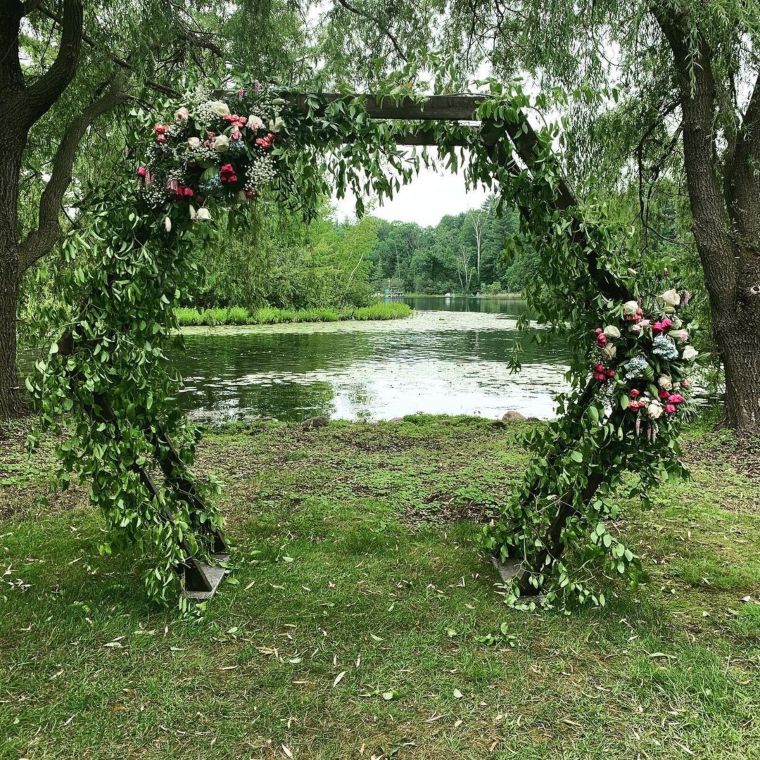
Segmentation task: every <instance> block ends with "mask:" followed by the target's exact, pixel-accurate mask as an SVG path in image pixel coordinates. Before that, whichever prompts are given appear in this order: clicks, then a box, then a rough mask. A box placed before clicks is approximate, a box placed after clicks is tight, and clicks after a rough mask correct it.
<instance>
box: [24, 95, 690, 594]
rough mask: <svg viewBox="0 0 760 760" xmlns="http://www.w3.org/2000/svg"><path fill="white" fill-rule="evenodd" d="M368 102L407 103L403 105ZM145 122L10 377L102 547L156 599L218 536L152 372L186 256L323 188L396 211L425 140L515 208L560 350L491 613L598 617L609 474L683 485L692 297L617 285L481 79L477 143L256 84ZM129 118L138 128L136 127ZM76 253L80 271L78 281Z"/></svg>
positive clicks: (617, 259)
mask: <svg viewBox="0 0 760 760" xmlns="http://www.w3.org/2000/svg"><path fill="white" fill-rule="evenodd" d="M381 97H386V98H389V99H391V100H398V99H404V100H405V101H406V102H409V101H412V102H414V98H413V97H412V95H411V93H410V92H409V90H408V89H407V88H401V89H398V88H397V89H389V90H388V91H387V92H378V93H376V99H377V98H381ZM159 105H160V108H161V111H162V112H165V113H171V114H173V116H172V117H171V118H168V119H165V120H163V121H161V122H159V123H157V124H155V125H154V126H153V128H152V136H151V137H150V139H149V141H146V142H147V143H148V144H147V146H146V148H145V149H144V151H143V155H144V161H143V162H141V163H140V164H138V166H137V167H136V168H135V171H136V180H135V181H133V182H132V183H130V185H124V186H119V187H116V188H109V189H108V190H107V191H106V190H103V191H102V192H101V193H100V196H99V198H98V199H97V200H96V201H95V202H94V203H92V204H91V205H90V206H89V207H88V209H86V210H85V211H83V213H86V214H87V216H88V218H89V219H90V220H91V224H90V225H89V227H88V228H87V231H86V232H81V231H78V232H72V234H71V235H70V236H69V238H68V239H67V241H66V243H65V251H66V253H67V256H69V258H70V260H71V262H72V266H73V269H72V271H73V276H72V282H71V298H70V299H69V301H70V303H72V304H74V307H73V309H72V310H71V311H70V312H69V313H67V315H66V318H65V320H62V319H60V315H59V318H58V324H59V325H60V328H61V333H62V338H61V339H60V340H59V341H57V343H55V344H54V345H53V346H52V347H51V349H50V352H49V354H48V356H47V357H46V358H45V359H43V360H41V361H40V362H39V363H38V365H37V371H36V373H35V375H34V376H33V377H32V378H30V379H29V380H28V387H29V389H30V391H31V392H32V393H33V395H34V396H35V397H36V399H37V401H38V405H39V409H40V412H41V420H42V422H43V425H44V426H46V427H48V428H52V429H54V430H57V431H59V432H60V433H61V434H62V435H63V434H65V435H68V438H67V439H66V440H65V441H64V442H63V443H62V444H61V445H60V446H59V449H58V453H59V457H60V461H61V464H62V467H63V471H64V475H63V477H64V480H65V479H66V477H68V475H67V474H66V473H76V474H77V475H78V476H79V477H80V478H84V479H87V480H89V481H90V483H91V495H92V500H93V502H94V503H95V504H96V505H97V506H99V507H100V508H101V510H102V511H103V514H104V515H105V518H106V521H107V524H108V526H109V527H110V528H111V529H112V535H114V536H115V540H116V541H121V540H124V539H126V540H128V541H132V542H137V543H138V544H139V545H140V546H141V547H143V548H144V549H145V550H146V554H147V564H146V566H147V570H146V572H145V580H146V584H147V588H148V592H149V594H150V595H151V597H153V598H155V599H160V600H168V599H170V598H171V597H172V596H173V594H174V593H175V590H176V587H177V584H178V583H181V580H182V575H181V574H177V572H176V571H177V569H178V568H182V567H186V566H187V565H188V563H189V562H192V561H194V560H195V559H197V558H199V557H200V558H206V559H208V558H209V556H210V555H211V554H212V553H213V552H214V548H215V546H216V545H218V542H219V541H220V531H221V529H222V527H223V519H222V516H221V514H220V513H219V511H218V509H217V508H216V507H214V506H213V495H214V492H215V490H216V487H215V485H214V484H213V483H206V482H202V481H199V480H198V478H196V477H195V476H194V474H193V472H192V463H193V456H194V450H195V444H196V442H197V439H198V434H197V431H196V430H195V429H194V428H193V427H192V426H190V425H188V423H187V422H186V421H185V420H184V419H183V418H182V416H181V415H180V414H179V413H178V412H177V411H176V406H175V405H174V404H173V395H174V394H175V393H176V391H177V388H178V385H179V383H180V378H177V377H174V376H172V374H171V373H170V371H169V369H168V362H167V358H166V348H167V346H168V343H169V341H170V340H171V339H172V335H173V334H174V333H175V332H176V330H177V324H176V321H175V317H174V312H173V306H174V305H175V304H177V303H178V302H179V300H180V299H181V298H183V297H184V296H185V295H186V294H188V293H191V292H192V290H193V284H194V282H196V281H197V279H198V272H199V257H198V251H200V250H201V249H202V247H203V245H204V244H205V243H206V242H207V241H208V239H209V237H210V236H211V235H213V234H215V232H214V229H215V227H219V228H224V227H225V224H229V223H230V222H231V223H233V224H238V223H240V224H245V223H250V221H251V219H252V218H254V217H255V213H256V209H257V208H258V209H261V208H266V205H267V204H268V203H282V202H287V203H289V204H291V205H294V206H297V207H300V208H302V209H303V210H304V212H305V213H306V214H307V215H308V214H309V213H311V212H312V211H313V209H314V208H315V207H316V206H317V204H318V201H319V199H320V198H321V197H323V196H324V194H325V193H326V192H329V191H330V190H332V189H333V188H334V189H336V190H337V192H338V194H339V195H342V194H344V193H345V192H346V191H347V190H348V189H351V190H353V191H354V192H355V193H356V195H357V197H361V195H362V194H364V193H367V192H369V193H373V194H375V195H377V196H380V197H381V198H382V197H390V196H392V195H393V194H394V193H395V192H396V191H397V190H398V188H399V187H400V186H401V185H402V184H403V183H404V182H407V181H409V180H410V179H411V178H412V176H413V175H414V174H415V172H416V171H417V170H418V169H419V167H420V166H421V165H422V163H424V162H427V161H429V160H430V158H429V157H428V156H427V154H425V153H412V154H410V153H409V152H408V151H404V150H402V149H400V148H399V147H398V145H397V142H398V141H399V139H401V138H402V137H404V136H406V137H408V136H409V135H416V136H418V137H419V136H424V137H425V138H426V140H425V141H427V142H430V143H433V144H437V145H438V146H439V149H438V150H439V156H440V158H442V159H443V160H444V162H445V163H446V165H448V166H450V167H452V168H455V167H456V166H457V165H458V164H459V163H460V162H464V165H465V171H466V177H467V180H468V182H470V183H471V184H476V183H481V182H482V183H485V184H486V185H488V186H491V187H494V188H496V189H497V192H498V193H499V198H500V202H501V203H502V204H508V205H515V206H517V207H518V208H519V209H520V210H521V212H522V215H523V220H524V222H525V224H524V239H525V241H526V242H527V243H528V244H531V245H533V246H535V247H536V248H537V249H538V250H539V251H540V252H541V255H542V262H543V265H542V268H541V277H540V279H539V280H537V281H536V282H535V283H534V284H533V285H532V286H531V288H530V290H529V293H528V297H529V301H530V303H531V306H532V307H533V308H534V309H535V311H536V313H537V314H538V316H539V318H540V319H541V321H544V322H547V323H549V324H550V325H551V326H552V328H553V329H555V330H561V331H563V332H564V333H565V334H566V335H567V337H568V341H569V343H570V345H571V347H572V349H573V357H574V358H573V361H572V364H571V368H570V372H569V375H568V378H569V380H570V384H571V391H570V393H569V394H567V395H565V396H563V397H560V398H559V399H558V405H559V411H560V416H559V418H558V419H557V420H556V421H554V422H552V423H551V424H549V425H547V426H545V427H544V428H542V429H539V430H536V431H535V432H534V433H532V434H531V435H530V436H529V437H528V444H529V445H530V446H531V447H532V449H533V450H534V451H535V452H536V456H535V457H534V458H533V460H532V463H531V465H530V466H529V468H528V471H527V473H526V476H525V479H524V481H523V483H522V485H520V486H519V487H518V488H516V489H515V491H514V492H513V494H512V495H511V497H510V499H509V500H508V502H507V504H506V505H505V507H504V511H503V517H502V519H501V520H500V521H499V522H498V524H496V525H493V526H491V527H490V528H489V530H488V532H487V534H486V536H485V539H484V540H485V544H486V546H487V548H488V549H489V551H492V552H494V553H496V554H497V555H498V556H499V557H500V558H501V559H502V560H504V561H506V560H510V559H511V560H519V563H520V572H518V573H516V574H515V576H514V578H513V581H512V582H511V584H510V586H509V587H508V589H507V600H508V601H509V602H510V603H512V604H523V603H525V599H526V597H527V596H529V595H533V594H535V593H536V592H537V591H541V592H542V593H543V597H542V599H543V603H544V604H554V603H557V602H558V601H560V602H562V603H565V602H567V601H568V600H569V599H570V598H573V599H579V600H581V601H591V602H593V603H596V604H603V603H604V596H603V594H602V593H601V592H600V591H599V590H598V589H597V588H596V583H595V581H594V578H595V577H596V575H597V574H598V572H599V571H600V570H601V571H610V570H612V571H614V572H617V573H619V574H622V575H627V576H631V575H633V574H634V573H635V568H636V558H635V556H634V554H633V551H632V550H630V549H629V548H627V547H625V546H623V544H622V543H620V542H619V540H618V539H617V538H615V537H613V536H612V534H611V533H610V532H609V531H608V530H607V520H608V518H610V517H614V516H615V514H616V513H615V510H614V508H613V507H612V506H611V503H610V501H609V496H610V494H611V492H612V491H613V490H614V489H615V488H616V487H617V486H619V484H620V483H621V481H622V479H623V477H624V475H625V473H626V472H632V473H633V474H634V475H635V477H636V479H637V484H638V488H639V489H640V490H641V491H642V492H644V493H646V491H647V490H648V489H649V488H650V487H651V485H652V483H653V482H654V481H655V480H656V479H657V478H659V477H662V476H663V475H665V474H667V473H668V472H673V471H675V470H678V469H679V465H678V462H677V452H678V448H677V432H678V427H679V424H680V420H681V418H683V417H684V416H685V413H684V411H683V410H684V408H685V406H686V396H687V395H688V392H687V388H686V386H685V385H684V381H685V378H684V374H685V370H686V367H687V364H688V360H689V359H691V358H693V357H692V352H693V349H691V350H690V349H689V346H688V343H687V340H688V333H687V332H686V329H685V324H686V321H687V320H688V316H689V315H688V303H687V302H688V298H687V296H686V294H680V295H679V294H678V293H677V292H676V291H675V290H673V289H672V288H670V287H668V288H666V287H664V285H663V284H662V283H659V282H649V281H647V280H645V279H643V278H642V277H641V276H640V275H639V274H638V273H635V272H634V273H632V272H630V271H628V268H627V266H626V255H627V252H626V247H625V237H624V236H623V237H621V235H620V234H619V232H618V231H617V230H615V229H614V228H613V227H612V226H611V225H610V224H609V223H608V222H607V221H606V220H605V217H604V210H603V209H601V208H595V207H594V206H593V205H590V204H588V205H583V206H581V205H580V204H579V203H578V201H577V200H576V199H575V198H574V197H573V196H572V194H571V193H570V191H569V189H568V188H567V186H566V185H565V184H564V182H563V180H562V178H561V176H560V174H559V167H558V163H557V161H556V160H555V158H554V154H553V150H552V143H553V140H554V139H555V137H556V134H555V132H554V131H552V129H549V128H547V129H544V130H541V131H538V132H536V131H534V130H533V129H532V128H531V127H530V125H529V123H528V120H527V118H526V117H525V112H524V109H526V108H529V107H531V106H532V104H531V103H530V101H529V100H528V98H527V97H526V96H525V95H524V94H523V93H522V92H521V91H520V89H519V88H518V87H516V86H510V87H508V88H502V87H500V86H499V85H497V84H492V85H491V91H490V93H489V95H488V96H487V97H484V98H483V99H482V101H481V103H480V105H479V108H478V111H477V114H476V118H477V119H479V120H480V121H481V125H482V126H481V127H480V128H478V129H474V128H472V127H467V126H466V125H461V124H457V123H440V122H429V121H426V122H422V121H414V120H407V121H393V122H391V121H387V120H382V119H374V118H371V116H370V115H369V114H368V112H367V109H366V105H365V100H364V99H363V98H362V97H357V96H345V97H337V98H336V97H332V98H326V97H324V96H320V95H314V96H298V97H296V96H291V95H288V94H287V93H283V92H279V91H277V90H276V89H274V88H272V87H269V86H263V85H261V84H259V83H253V84H252V85H250V86H247V87H241V88H239V89H237V90H236V91H234V92H232V93H228V94H226V95H219V94H216V95H213V94H211V93H210V92H209V91H198V90H196V91H194V92H193V93H190V94H189V95H188V96H187V98H186V99H185V100H184V101H183V102H181V103H169V102H167V103H163V104H159ZM134 115H135V118H136V119H137V120H138V121H142V123H143V125H145V124H146V118H147V116H146V114H144V113H142V112H135V114H134ZM147 132H148V129H147V128H146V129H145V130H144V133H147ZM359 204H360V205H359V208H358V209H357V210H358V211H359V212H361V211H362V207H361V201H359ZM83 252H86V253H87V258H88V260H89V265H88V266H81V265H79V264H78V262H79V261H81V259H82V255H83ZM658 292H659V293H660V297H659V298H656V297H655V295H656V294H657V293H658ZM653 294H654V295H653ZM676 309H679V311H678V314H676V313H675V310H676ZM665 320H669V322H670V323H669V324H668V323H667V322H666V321H665ZM682 386H683V387H682ZM103 551H106V552H108V551H111V543H108V542H107V543H105V544H104V545H103Z"/></svg>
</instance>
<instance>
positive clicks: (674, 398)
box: [668, 393, 686, 404]
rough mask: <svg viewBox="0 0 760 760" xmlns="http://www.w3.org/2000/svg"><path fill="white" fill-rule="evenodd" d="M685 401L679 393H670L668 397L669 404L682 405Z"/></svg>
mask: <svg viewBox="0 0 760 760" xmlns="http://www.w3.org/2000/svg"><path fill="white" fill-rule="evenodd" d="M684 401H686V399H685V398H684V397H683V396H682V395H681V394H680V393H672V394H671V395H670V396H668V403H669V404H683V402H684Z"/></svg>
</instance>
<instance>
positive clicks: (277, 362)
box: [172, 297, 567, 421]
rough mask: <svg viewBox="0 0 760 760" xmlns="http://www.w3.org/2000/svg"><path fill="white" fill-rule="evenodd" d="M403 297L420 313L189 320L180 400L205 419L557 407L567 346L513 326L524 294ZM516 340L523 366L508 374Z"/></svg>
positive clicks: (544, 411)
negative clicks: (209, 322)
mask: <svg viewBox="0 0 760 760" xmlns="http://www.w3.org/2000/svg"><path fill="white" fill-rule="evenodd" d="M406 300H407V303H409V304H410V305H411V306H412V307H413V308H414V309H415V313H414V314H413V316H412V317H410V318H409V319H403V320H391V321H387V322H339V323H324V324H295V325H272V326H255V327H217V328H211V329H209V328H190V329H187V330H186V331H185V349H184V351H180V350H176V351H174V352H173V353H172V361H173V363H174V364H175V366H176V367H177V368H178V369H180V370H181V372H182V374H183V375H184V378H185V386H184V389H183V390H182V392H181V393H180V396H179V403H180V404H181V405H182V407H183V408H184V409H185V410H186V411H187V412H188V413H189V414H190V415H191V416H192V417H193V418H194V419H196V420H201V421H220V420H230V419H236V420H239V419H255V418H258V417H274V418H277V419H280V420H302V419H306V418H308V417H314V416H317V415H323V414H324V415H329V416H330V417H333V418H340V419H351V420H355V419H364V420H387V419H392V418H394V417H402V416H404V415H406V414H412V413H415V412H426V413H430V414H474V415H480V416H483V417H489V418H494V419H496V418H499V417H501V416H502V415H503V414H504V412H505V411H507V410H508V409H513V410H516V411H518V412H521V413H522V414H524V415H526V416H533V417H540V418H549V417H552V416H553V403H552V394H554V393H556V392H558V391H560V390H563V389H564V388H565V383H564V380H563V374H564V372H565V371H566V369H567V367H566V358H567V353H566V351H565V350H564V347H563V345H562V344H561V343H558V342H557V341H554V342H550V343H548V344H545V345H536V344H535V343H533V342H532V341H530V340H529V339H528V337H529V335H530V333H531V330H528V331H527V332H522V333H521V332H519V331H518V330H517V329H516V324H515V321H516V319H517V317H518V316H519V315H521V314H523V313H525V310H526V306H525V303H524V301H521V300H517V299H515V300H508V299H474V298H473V299H467V298H451V299H445V298H432V297H425V298H410V299H406ZM534 329H535V328H534ZM516 340H517V341H520V342H521V343H522V346H523V353H522V356H521V361H522V370H521V371H520V372H519V373H518V374H512V373H510V370H509V366H508V364H507V357H508V355H509V353H510V351H511V349H512V347H513V345H514V343H515V341H516Z"/></svg>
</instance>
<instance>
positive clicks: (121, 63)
mask: <svg viewBox="0 0 760 760" xmlns="http://www.w3.org/2000/svg"><path fill="white" fill-rule="evenodd" d="M37 10H38V11H39V12H40V13H41V14H42V15H43V16H45V17H47V18H49V19H50V20H51V21H54V22H55V23H56V24H58V26H59V27H60V26H62V25H63V19H62V18H61V17H60V16H59V15H57V14H56V13H53V12H52V11H50V10H48V9H47V8H45V7H44V6H42V5H41V6H40V7H38V8H37ZM82 42H84V43H85V45H87V46H88V47H91V48H99V47H100V46H98V45H96V44H95V40H93V39H92V37H90V36H89V35H88V34H87V33H86V32H83V33H82ZM108 57H109V58H110V59H111V60H112V61H113V62H114V63H115V64H116V65H117V66H118V67H119V68H122V69H124V70H125V71H130V72H133V71H134V66H132V64H131V63H130V62H129V61H125V60H124V59H123V58H120V57H119V56H118V55H116V54H115V53H111V52H109V53H108ZM143 81H144V83H145V86H146V87H149V88H150V89H151V90H155V91H156V92H160V93H162V94H163V95H168V96H169V97H170V98H178V97H179V96H180V93H179V92H178V91H177V90H174V89H172V88H171V87H167V86H166V85H163V84H160V83H159V82H154V81H152V80H150V79H145V80H143Z"/></svg>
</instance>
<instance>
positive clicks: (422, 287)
mask: <svg viewBox="0 0 760 760" xmlns="http://www.w3.org/2000/svg"><path fill="white" fill-rule="evenodd" d="M518 229H519V217H518V213H517V211H516V210H514V209H507V210H505V211H504V213H503V214H497V213H496V211H495V202H494V200H492V199H491V200H489V201H487V202H486V203H485V204H484V205H483V207H482V208H481V209H476V210H473V211H468V212H466V213H462V214H457V215H456V216H444V217H443V219H441V221H440V222H439V223H438V224H437V225H436V226H435V227H420V226H419V225H418V224H415V223H413V222H379V224H378V230H377V237H378V241H377V243H376V244H375V246H374V249H373V251H372V259H373V264H374V268H373V272H372V278H373V282H374V283H376V289H377V290H382V289H383V288H385V287H388V286H390V287H392V288H395V289H398V290H403V291H404V292H407V293H435V294H441V293H477V292H481V293H489V292H490V293H518V292H520V291H522V289H523V287H524V286H525V282H526V280H527V279H528V277H529V276H530V273H531V272H532V271H533V269H534V268H535V266H536V265H537V263H538V262H537V259H536V256H535V254H533V255H530V254H529V253H527V252H526V250H525V248H519V249H518V248H516V247H515V246H514V244H513V238H514V237H515V236H516V235H517V233H518ZM478 254H480V255H478Z"/></svg>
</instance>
